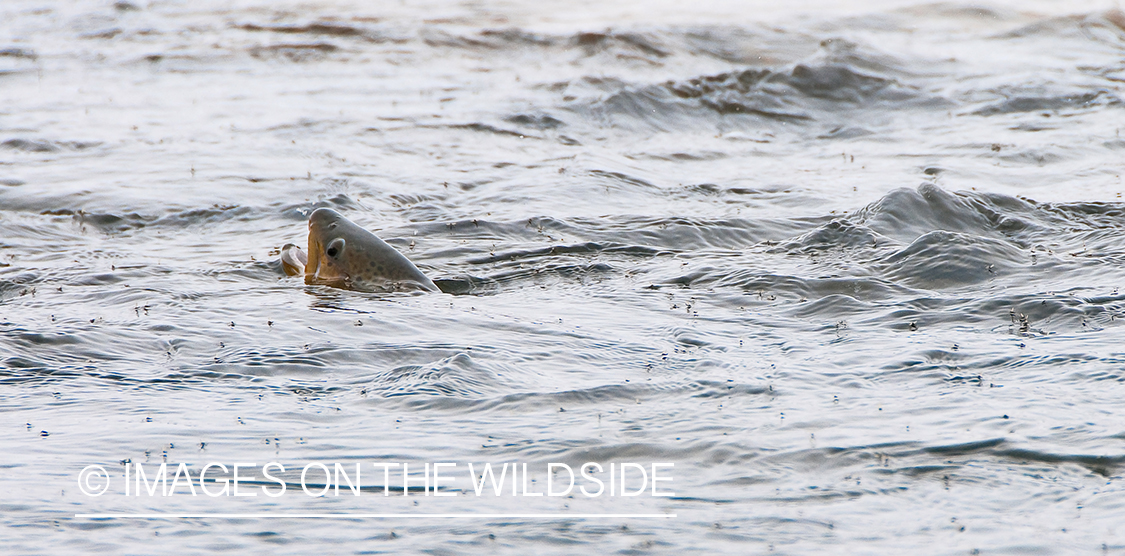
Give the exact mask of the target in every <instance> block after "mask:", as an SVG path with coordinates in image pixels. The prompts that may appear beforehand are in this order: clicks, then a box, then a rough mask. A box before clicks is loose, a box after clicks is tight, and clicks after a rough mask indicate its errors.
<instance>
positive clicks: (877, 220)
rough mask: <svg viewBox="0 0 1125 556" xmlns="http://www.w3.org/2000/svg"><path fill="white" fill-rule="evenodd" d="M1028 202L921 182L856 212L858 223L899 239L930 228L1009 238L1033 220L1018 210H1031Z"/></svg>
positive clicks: (904, 238) (1030, 226)
mask: <svg viewBox="0 0 1125 556" xmlns="http://www.w3.org/2000/svg"><path fill="white" fill-rule="evenodd" d="M1034 208H1035V207H1034V205H1032V204H1031V203H1029V202H1027V201H1024V200H1020V199H1016V198H1012V197H1004V196H971V195H968V194H964V193H949V192H947V191H945V190H943V189H941V188H939V187H937V186H935V185H933V184H930V183H923V184H922V185H920V186H918V189H917V190H912V189H896V190H894V191H891V192H890V193H888V194H887V195H885V196H884V197H883V198H882V199H880V200H878V201H876V202H874V203H872V204H870V205H867V206H866V207H864V208H863V209H861V210H858V211H856V213H855V214H854V215H852V218H853V219H854V220H855V221H857V222H858V223H860V224H863V225H864V226H867V227H868V228H870V229H872V230H874V231H876V232H878V233H880V234H882V235H885V236H888V237H891V238H894V239H896V240H898V241H901V242H912V241H914V240H915V239H917V238H918V237H919V236H921V235H923V234H926V233H929V232H932V231H938V230H942V231H950V232H959V233H963V234H968V235H999V236H1000V237H1004V238H1012V237H1013V236H1016V235H1017V234H1019V233H1021V232H1023V231H1024V230H1026V229H1028V228H1033V227H1036V226H1035V224H1034V222H1033V221H1031V220H1030V219H1029V218H1027V217H1026V216H1025V215H1021V214H1019V213H1020V212H1023V213H1029V212H1032V211H1034Z"/></svg>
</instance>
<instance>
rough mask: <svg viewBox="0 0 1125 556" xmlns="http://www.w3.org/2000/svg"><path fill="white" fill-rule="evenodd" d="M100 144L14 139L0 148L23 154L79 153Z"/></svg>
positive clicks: (94, 142) (2, 144)
mask: <svg viewBox="0 0 1125 556" xmlns="http://www.w3.org/2000/svg"><path fill="white" fill-rule="evenodd" d="M101 144H102V143H101V142H100V141H50V140H46V139H20V138H16V139H8V140H7V141H4V142H3V143H0V147H3V148H6V149H11V150H14V151H23V152H34V153H56V152H60V151H81V150H85V149H89V148H91V147H96V146H98V145H101Z"/></svg>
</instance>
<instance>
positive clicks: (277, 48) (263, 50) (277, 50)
mask: <svg viewBox="0 0 1125 556" xmlns="http://www.w3.org/2000/svg"><path fill="white" fill-rule="evenodd" d="M339 50H340V47H338V46H336V45H334V44H331V43H326V42H318V43H283V44H272V45H268V46H255V47H252V48H250V55H251V56H253V57H254V58H259V59H263V60H267V59H279V58H280V59H285V60H289V61H290V62H314V61H320V60H323V59H325V58H326V57H327V56H328V55H329V54H332V53H333V52H337V51H339Z"/></svg>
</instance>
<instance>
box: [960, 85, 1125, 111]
mask: <svg viewBox="0 0 1125 556" xmlns="http://www.w3.org/2000/svg"><path fill="white" fill-rule="evenodd" d="M1005 96H1008V95H1005ZM1121 105H1122V101H1121V98H1120V97H1118V96H1117V95H1115V94H1113V93H1111V92H1109V91H1107V90H1104V89H1099V90H1095V91H1087V92H1083V93H1073V94H1068V95H1057V96H1049V95H1048V96H1041V95H1033V94H1028V93H1024V94H1020V93H1014V94H1011V96H1010V97H1009V98H1008V99H1006V100H1003V101H1000V102H996V103H993V104H990V105H988V106H985V107H983V108H979V109H977V110H975V111H973V112H972V114H973V115H976V116H995V115H999V114H1015V113H1021V112H1054V113H1057V112H1060V111H1064V110H1070V111H1073V110H1089V109H1094V108H1104V107H1107V106H1121Z"/></svg>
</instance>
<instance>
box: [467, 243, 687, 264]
mask: <svg viewBox="0 0 1125 556" xmlns="http://www.w3.org/2000/svg"><path fill="white" fill-rule="evenodd" d="M600 253H608V254H614V255H624V256H630V257H645V258H649V257H655V256H657V255H660V254H664V253H666V252H663V251H660V250H657V249H652V248H650V247H644V246H639V245H618V244H613V243H605V244H603V243H595V242H586V243H580V244H572V245H552V246H550V247H541V248H537V249H525V250H519V251H509V252H506V253H496V254H489V256H488V257H486V258H485V257H482V258H477V259H469V260H468V261H467V262H468V263H470V264H491V263H497V262H520V261H525V260H529V259H537V258H542V257H555V256H559V255H597V254H600Z"/></svg>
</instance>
